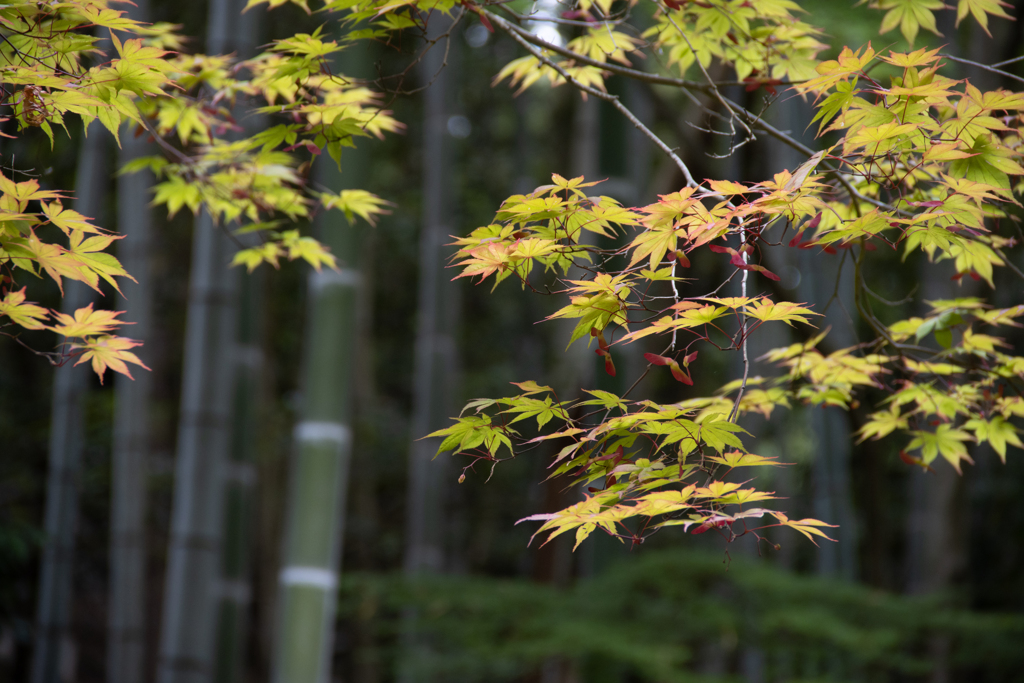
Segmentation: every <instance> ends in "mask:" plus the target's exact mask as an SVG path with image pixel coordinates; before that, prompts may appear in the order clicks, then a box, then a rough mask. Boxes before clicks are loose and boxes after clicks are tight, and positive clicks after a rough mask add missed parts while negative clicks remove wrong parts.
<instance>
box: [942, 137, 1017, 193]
mask: <svg viewBox="0 0 1024 683" xmlns="http://www.w3.org/2000/svg"><path fill="white" fill-rule="evenodd" d="M967 151H968V152H969V153H971V154H973V156H971V157H968V158H966V159H956V160H954V161H953V162H951V163H950V165H949V173H950V175H951V176H953V177H954V178H967V179H968V180H972V181H974V182H976V183H985V184H986V185H992V186H994V187H998V188H1001V189H1003V190H1005V191H1006V192H1005V193H1006V194H1008V193H1009V191H1010V177H1009V176H1010V175H1021V174H1024V168H1022V167H1021V166H1020V164H1018V163H1017V162H1016V161H1014V160H1013V159H1012V157H1013V156H1014V152H1013V151H1012V150H1009V149H1007V148H1005V147H1002V146H1000V145H996V144H994V143H993V142H992V138H991V137H990V136H988V135H979V136H977V137H976V138H974V144H972V145H971V147H970V149H968V150H967Z"/></svg>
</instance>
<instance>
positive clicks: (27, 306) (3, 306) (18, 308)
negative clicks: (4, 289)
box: [0, 287, 50, 330]
mask: <svg viewBox="0 0 1024 683" xmlns="http://www.w3.org/2000/svg"><path fill="white" fill-rule="evenodd" d="M0 315H6V316H7V317H8V318H10V319H11V320H12V321H13V322H14V324H15V325H20V326H21V327H24V328H25V329H26V330H42V329H44V328H45V327H46V325H45V324H44V321H45V320H46V318H48V317H49V315H50V312H49V311H48V310H47V309H45V308H43V307H42V306H37V305H35V304H32V303H26V302H25V288H24V287H22V288H21V289H19V290H17V291H14V292H8V293H7V294H6V295H5V296H4V298H3V300H0Z"/></svg>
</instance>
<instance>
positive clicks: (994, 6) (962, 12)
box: [956, 0, 1013, 38]
mask: <svg viewBox="0 0 1024 683" xmlns="http://www.w3.org/2000/svg"><path fill="white" fill-rule="evenodd" d="M1003 7H1010V5H1008V4H1007V3H1005V2H1001V1H1000V0H960V2H959V3H957V7H956V26H957V27H958V28H959V26H960V22H961V21H963V19H964V17H966V16H967V13H968V12H970V13H971V15H972V16H973V17H974V19H975V20H976V21H977V22H978V24H979V25H980V26H981V29H982V30H983V31H984V32H985V33H986V34H988V37H989V38H991V37H992V34H991V33H989V30H988V15H990V14H991V15H993V16H996V17H1003V18H1004V19H1011V20H1012V19H1013V17H1011V16H1010V15H1009V14H1007V13H1006V12H1004V11H1003V10H1002V8H1003Z"/></svg>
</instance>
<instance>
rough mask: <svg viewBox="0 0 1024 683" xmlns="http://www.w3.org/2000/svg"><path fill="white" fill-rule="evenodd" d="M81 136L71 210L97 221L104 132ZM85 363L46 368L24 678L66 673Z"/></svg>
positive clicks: (72, 300) (85, 296)
mask: <svg viewBox="0 0 1024 683" xmlns="http://www.w3.org/2000/svg"><path fill="white" fill-rule="evenodd" d="M90 130H91V132H92V135H90V136H88V137H87V138H86V139H85V141H84V142H83V143H82V148H81V153H80V154H81V155H80V156H79V162H78V169H77V172H76V176H75V197H76V204H75V209H76V210H77V211H78V212H79V213H81V214H83V215H85V216H89V217H92V218H95V219H98V220H99V221H100V224H101V225H102V216H100V215H99V214H100V212H101V210H102V206H103V200H104V195H105V193H106V189H107V187H106V181H107V178H108V177H109V169H108V168H107V164H106V159H107V149H106V146H107V145H108V144H109V138H107V136H106V134H105V132H104V131H103V130H102V129H101V128H100V126H99V125H94V126H90ZM92 299H93V293H92V290H90V289H89V288H88V287H86V286H85V285H83V284H82V283H80V282H73V281H70V280H65V284H64V299H63V302H62V305H61V309H62V311H63V312H64V313H68V314H71V313H74V312H75V310H76V309H78V308H80V307H82V306H86V305H87V304H88V303H89V302H90V301H92ZM88 385H89V367H88V365H82V366H80V367H73V366H72V363H70V362H67V363H65V364H64V365H63V366H62V367H58V368H56V369H55V370H54V377H53V410H52V417H51V420H50V461H49V474H48V478H47V482H46V517H45V520H44V528H45V530H46V544H45V545H44V547H43V558H42V563H41V571H40V578H39V604H38V607H37V611H36V646H35V651H34V653H33V659H32V683H57V682H58V681H62V680H66V679H68V678H69V677H73V676H74V671H73V669H74V660H75V656H74V642H73V640H72V639H71V632H70V628H71V623H70V622H71V605H72V569H73V561H74V550H75V528H76V526H77V522H78V476H79V469H80V466H81V459H82V438H83V437H82V430H83V416H82V410H83V398H84V395H85V393H86V391H87V390H88Z"/></svg>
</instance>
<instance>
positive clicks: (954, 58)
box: [939, 53, 1024, 83]
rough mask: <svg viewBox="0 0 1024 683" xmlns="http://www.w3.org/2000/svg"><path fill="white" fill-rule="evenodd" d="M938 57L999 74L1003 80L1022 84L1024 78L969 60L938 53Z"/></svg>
mask: <svg viewBox="0 0 1024 683" xmlns="http://www.w3.org/2000/svg"><path fill="white" fill-rule="evenodd" d="M939 56H940V57H945V58H946V59H948V60H950V61H953V62H959V63H961V64H967V65H969V66H973V67H977V68H979V69H983V70H985V71H989V72H991V73H994V74H999V75H1000V76H1002V77H1004V78H1011V79H1013V80H1015V81H1020V82H1021V83H1024V78H1021V77H1020V76H1018V75H1017V74H1012V73H1010V72H1009V71H1003V70H1002V69H997V68H995V67H994V66H989V65H988V64H981V63H979V62H972V61H971V60H969V59H964V58H963V57H954V56H953V55H947V54H942V53H940V54H939ZM1011 61H1013V60H1011ZM1005 63H1006V62H1000V64H1005Z"/></svg>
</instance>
